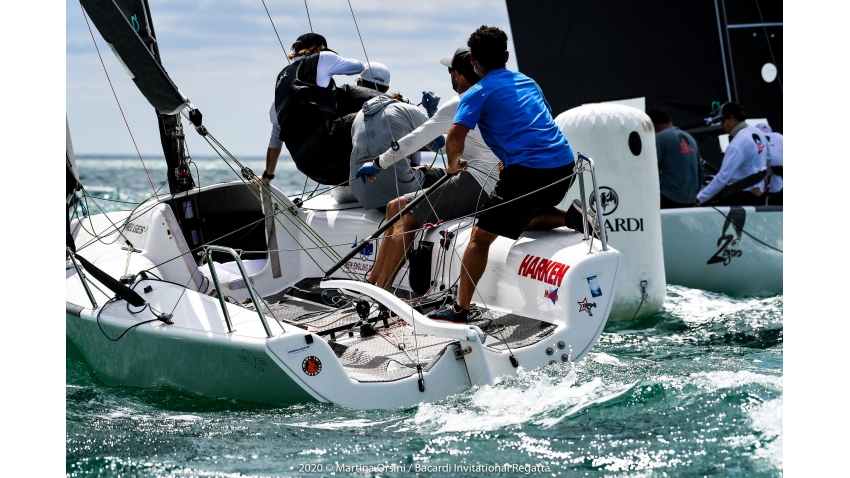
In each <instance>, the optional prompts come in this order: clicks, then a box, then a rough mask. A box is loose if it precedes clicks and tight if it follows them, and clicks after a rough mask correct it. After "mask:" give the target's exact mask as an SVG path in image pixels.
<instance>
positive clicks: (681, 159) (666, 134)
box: [655, 126, 705, 204]
mask: <svg viewBox="0 0 850 478" xmlns="http://www.w3.org/2000/svg"><path fill="white" fill-rule="evenodd" d="M655 150H656V152H657V154H658V182H659V186H660V187H661V194H663V195H664V196H666V197H667V198H668V199H670V200H672V201H676V202H678V203H682V204H693V203H694V200H695V199H696V197H697V193H698V192H699V190H700V188H701V187H702V183H703V182H705V173H704V172H703V170H702V164H700V159H699V149H698V148H697V143H696V141H694V138H693V136H691V135H690V134H688V133H686V132H684V131H682V130H680V129H679V128H677V127H675V126H671V127H669V128H667V129H665V130H664V131H661V132H660V133H655Z"/></svg>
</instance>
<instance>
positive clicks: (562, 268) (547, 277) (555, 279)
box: [517, 254, 570, 287]
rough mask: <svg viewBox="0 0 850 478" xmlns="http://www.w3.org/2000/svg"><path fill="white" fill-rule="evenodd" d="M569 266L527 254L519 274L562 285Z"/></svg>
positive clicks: (520, 266)
mask: <svg viewBox="0 0 850 478" xmlns="http://www.w3.org/2000/svg"><path fill="white" fill-rule="evenodd" d="M569 268H570V266H568V265H566V264H561V263H560V262H555V261H551V260H549V259H543V258H542V257H537V256H532V255H528V254H527V255H526V256H525V259H523V260H522V264H520V265H519V270H518V271H517V274H519V275H521V276H523V277H530V278H532V279H537V280H539V281H542V282H545V283H547V284H552V285H555V286H558V287H560V286H561V281H562V280H563V279H564V274H566V272H567V269H569Z"/></svg>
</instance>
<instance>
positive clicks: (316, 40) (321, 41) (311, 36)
mask: <svg viewBox="0 0 850 478" xmlns="http://www.w3.org/2000/svg"><path fill="white" fill-rule="evenodd" d="M295 41H297V42H301V43H306V44H310V45H314V46H323V47H325V48H327V47H328V41H327V40H325V37H323V36H322V35H319V34H318V33H305V34H303V35H301V36H300V37H298V38H296V39H295Z"/></svg>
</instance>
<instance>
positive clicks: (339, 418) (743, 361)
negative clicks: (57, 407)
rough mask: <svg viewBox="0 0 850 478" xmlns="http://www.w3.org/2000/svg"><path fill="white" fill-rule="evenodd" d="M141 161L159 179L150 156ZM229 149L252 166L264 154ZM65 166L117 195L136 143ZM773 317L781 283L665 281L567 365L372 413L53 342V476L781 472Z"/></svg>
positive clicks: (210, 174) (144, 188)
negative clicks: (653, 299)
mask: <svg viewBox="0 0 850 478" xmlns="http://www.w3.org/2000/svg"><path fill="white" fill-rule="evenodd" d="M282 161H283V163H282V164H281V165H279V167H278V171H279V172H281V173H284V174H279V175H278V178H279V179H280V181H278V180H276V182H277V183H278V185H279V187H281V189H282V190H283V191H284V192H286V193H291V194H295V193H300V192H301V191H302V189H303V188H304V183H303V176H300V175H298V174H286V172H293V173H294V172H295V170H294V168H293V167H292V165H291V162H288V161H285V160H282ZM146 162H147V166H148V171H149V172H150V175H151V180H152V181H153V183H154V184H155V185H156V186H157V187H159V185H160V184H162V182H163V181H164V180H165V165H164V161H163V160H162V159H146ZM244 163H245V164H246V165H247V166H249V167H251V168H252V169H253V170H254V171H257V172H259V171H262V168H263V165H264V161H263V160H262V159H249V160H246V161H244ZM196 164H197V174H198V175H200V177H201V178H203V181H214V182H215V181H225V180H231V179H235V178H236V176H235V175H234V173H233V172H232V171H231V170H230V169H229V168H228V167H227V166H226V165H225V164H224V163H223V162H222V161H220V160H213V159H199V160H196ZM78 165H79V169H80V175H81V181H82V183H83V185H84V186H85V187H86V189H87V190H88V191H89V192H90V193H91V194H92V195H93V196H95V197H97V198H100V199H96V200H95V201H92V202H90V203H89V208H90V209H92V210H93V211H97V208H98V207H100V208H101V209H103V210H107V211H111V210H116V209H122V208H132V207H133V205H132V204H124V203H123V202H115V201H127V202H131V203H132V202H138V201H140V200H142V199H144V198H146V197H149V196H150V195H151V194H152V188H151V185H150V182H149V181H148V178H147V176H146V174H145V172H144V170H143V169H142V168H141V165H140V162H139V160H138V158H135V159H110V158H78ZM290 170H291V171H290ZM115 178H120V181H119V182H118V183H116V181H115ZM286 178H290V179H289V181H290V182H288V183H283V182H282V181H286V180H287V179H286ZM297 178H302V179H300V180H299V179H297ZM204 184H205V183H204ZM314 186H315V185H313V184H308V185H307V188H308V192H309V191H310V190H312V188H313V187H314ZM782 315H783V296H781V295H780V296H771V297H749V298H731V297H727V296H724V295H719V294H713V293H709V292H705V291H701V290H696V289H688V288H685V287H679V286H672V285H668V287H667V298H666V301H665V304H664V310H663V311H662V312H659V313H657V314H655V315H653V316H651V317H648V318H645V319H641V320H638V321H634V322H610V323H609V324H608V325H607V326H606V328H605V331H604V332H603V334H602V336H601V338H600V340H599V343H598V344H597V345H596V346H595V347H594V349H593V351H592V352H591V353H590V354H589V355H588V357H587V358H586V359H585V360H583V361H582V362H580V363H577V364H558V365H555V366H550V367H547V368H545V369H542V370H537V371H532V372H525V373H522V374H521V375H520V376H519V377H516V378H512V379H508V380H503V381H501V382H499V383H497V384H496V385H494V386H492V387H489V386H488V387H478V388H473V389H471V390H468V391H467V392H465V393H462V394H460V395H456V396H452V397H449V398H447V399H445V400H443V401H440V402H437V403H428V404H422V405H419V406H416V407H412V408H405V409H397V410H383V411H356V410H350V409H346V408H342V407H337V406H333V405H318V404H311V405H303V406H293V407H284V408H281V407H271V406H266V405H259V404H254V403H246V402H239V401H234V400H227V399H216V398H209V397H203V396H200V395H196V394H193V393H189V392H185V391H182V390H177V389H173V388H169V387H158V388H154V389H138V388H131V387H117V386H106V385H104V383H103V382H102V381H101V380H99V379H98V377H97V375H96V374H95V373H94V371H93V370H92V369H91V367H90V366H89V365H88V364H87V363H86V361H85V360H84V359H83V357H82V355H81V354H80V353H79V351H78V350H77V349H76V348H75V346H74V345H73V344H72V343H71V342H70V341H67V352H66V359H65V365H66V402H65V403H66V473H67V475H68V476H180V477H183V476H187V477H188V476H205V477H206V476H216V477H217V476H227V477H230V476H348V475H351V474H354V475H356V476H381V477H385V476H386V477H391V476H414V475H420V476H469V477H472V476H488V475H489V476H592V477H620V476H623V477H625V476H629V477H632V476H639V477H656V476H658V477H661V476H746V477H751V476H782V470H783V454H782V444H783V427H782V422H783V325H782V324H783V321H782ZM417 471H418V473H417Z"/></svg>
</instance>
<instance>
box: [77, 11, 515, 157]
mask: <svg viewBox="0 0 850 478" xmlns="http://www.w3.org/2000/svg"><path fill="white" fill-rule="evenodd" d="M149 3H150V9H151V16H152V18H153V24H154V28H155V30H156V35H157V41H158V43H159V49H160V54H161V56H162V62H163V65H164V67H165V69H166V71H168V73H169V75H170V76H171V78H172V80H173V81H174V83H175V84H176V85H177V87H178V88H180V91H181V92H182V93H183V95H184V96H186V97H187V98H189V99H190V100H191V101H192V103H193V104H194V105H195V106H196V107H197V108H198V109H199V110H200V111H201V112H202V113H203V115H204V125H205V126H206V127H207V128H208V129H209V130H210V132H211V133H212V134H213V135H214V136H215V137H216V138H217V139H218V140H219V141H221V142H222V144H224V145H225V147H227V148H228V150H230V151H231V152H232V153H233V154H235V155H236V156H237V157H250V156H254V157H256V156H265V151H266V148H267V147H268V141H269V134H270V132H271V124H270V123H269V116H268V110H269V105H270V104H271V101H272V99H273V95H274V81H275V78H276V76H277V74H278V73H279V72H280V70H281V69H282V68H283V67H284V66H286V64H287V62H286V58H285V55H284V52H283V50H282V49H281V46H280V43H279V42H278V39H277V37H276V36H275V32H274V30H273V29H272V25H271V23H270V22H269V18H268V16H267V14H266V10H265V9H264V8H263V3H262V1H261V0H200V1H199V0H193V1H189V0H168V1H164V0H150V2H149ZM266 5H267V6H268V9H269V12H270V13H271V16H272V19H273V20H274V24H275V26H276V28H277V31H278V33H279V34H280V40H281V41H282V42H283V45H284V46H285V47H286V48H287V49H288V48H289V46H290V45H291V44H292V42H293V41H294V40H295V38H296V37H298V36H299V35H301V34H302V33H306V32H309V31H310V22H312V27H313V31H315V32H317V33H321V34H322V35H324V36H325V37H326V38H327V40H328V46H329V47H330V48H331V49H333V50H334V51H336V52H337V53H339V54H340V55H342V56H343V57H347V58H356V59H358V60H360V61H361V62H363V63H365V62H366V56H368V59H369V60H370V61H376V62H381V63H384V64H385V65H387V67H388V68H389V69H390V74H391V80H390V90H391V91H399V92H401V93H402V94H404V95H405V96H407V97H409V98H410V99H411V100H412V101H413V102H414V104H415V103H419V101H420V100H421V97H422V91H424V90H432V91H434V92H436V93H437V94H438V95H440V96H441V97H442V98H443V101H445V100H447V99H448V98H450V97H451V96H453V95H454V94H455V93H454V92H453V91H452V89H451V82H450V80H449V74H448V71H447V69H446V67H445V66H443V65H442V64H440V59H441V58H443V57H447V56H451V55H452V54H453V53H454V51H455V49H456V48H457V47H459V46H465V45H466V40H467V39H468V37H469V35H470V33H472V31H474V30H475V29H476V28H477V27H479V26H481V25H495V26H498V27H500V28H502V29H503V30H505V31H506V32H507V33H508V39H509V43H508V49H509V51H510V61H509V62H508V68H509V69H512V70H516V69H517V64H516V59H515V53H514V48H513V43H512V41H511V40H512V34H511V31H510V24H509V21H508V13H507V7H506V5H505V3H504V2H501V1H492V0H490V1H486V0H464V1H452V0H428V1H395V2H392V1H376V0H351V9H349V3H348V1H347V0H322V1H316V0H307V2H306V5H307V8H309V16H310V17H309V18H310V20H309V21H308V15H307V9H306V8H305V2H304V0H266ZM65 8H66V16H65V27H66V33H65V56H66V58H65V60H66V61H65V65H66V69H65V74H66V81H65V92H66V110H67V117H68V123H69V126H70V128H71V137H72V141H73V144H74V150H75V153H76V154H77V155H87V154H97V155H135V154H136V153H135V148H134V144H133V139H132V138H131V137H130V133H128V131H127V126H126V125H125V124H124V120H123V119H122V116H121V110H119V107H118V105H117V104H116V101H115V97H114V96H113V93H112V90H111V89H110V85H109V82H108V81H107V78H106V75H105V74H104V71H103V67H102V66H101V63H100V59H99V58H98V53H97V51H96V50H95V46H94V44H93V43H92V36H91V35H90V33H89V29H88V27H87V26H86V20H85V18H84V16H83V13H82V11H81V9H80V4H79V3H78V1H75V0H67V1H66V4H65ZM352 9H353V11H354V16H355V17H356V20H357V27H359V30H360V35H361V36H362V39H363V45H365V54H364V48H363V45H361V42H360V38H359V37H358V32H357V27H355V22H354V20H353V19H352ZM89 24H90V25H91V28H92V32H93V33H94V38H95V40H96V42H97V45H98V48H99V49H100V55H101V57H102V58H103V62H104V63H105V65H106V70H107V72H108V74H109V78H110V79H111V81H112V85H113V87H114V88H115V93H116V95H117V97H118V100H119V102H120V105H121V109H123V112H124V114H125V116H126V119H127V123H128V124H129V126H130V130H131V131H132V134H133V138H135V143H136V144H137V145H138V148H139V151H140V152H141V153H142V155H143V157H144V156H151V157H156V156H159V157H161V156H162V148H161V146H160V141H159V132H158V130H157V122H156V117H155V113H154V110H153V107H151V106H150V104H149V103H148V102H147V100H145V98H144V97H143V96H142V94H141V93H139V91H138V89H136V87H135V85H134V84H133V82H132V80H131V79H130V77H129V76H128V75H127V74H126V73H125V72H124V69H123V68H122V67H121V65H120V64H119V63H118V61H117V60H116V58H115V56H114V55H113V54H112V52H111V51H110V50H109V48H108V47H107V45H106V42H104V40H103V38H101V36H100V34H99V33H98V32H97V30H96V29H95V27H94V24H92V23H91V20H89ZM355 78H356V76H351V77H346V76H338V77H337V80H336V82H337V84H339V85H341V84H344V83H353V82H354V79H355ZM186 123H187V122H186V121H185V120H184V124H186ZM186 137H187V143H188V146H189V151H190V153H191V154H192V155H193V156H198V157H200V156H209V155H214V154H215V153H214V152H213V151H212V150H211V149H210V148H209V146H208V145H207V144H206V142H205V141H203V140H202V139H201V138H200V137H199V136H198V135H197V134H196V133H195V132H194V129H193V128H188V131H187V135H186Z"/></svg>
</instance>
